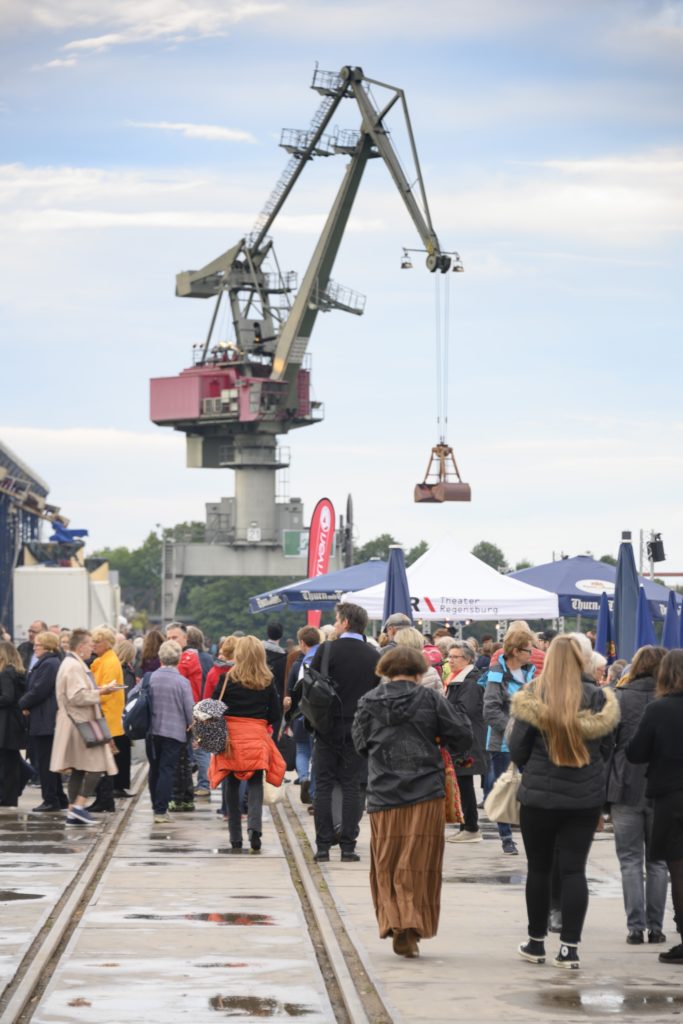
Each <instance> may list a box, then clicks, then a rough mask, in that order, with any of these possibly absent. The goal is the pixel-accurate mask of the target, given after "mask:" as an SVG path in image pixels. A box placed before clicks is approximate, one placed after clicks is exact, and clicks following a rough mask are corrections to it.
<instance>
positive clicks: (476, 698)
mask: <svg viewBox="0 0 683 1024" xmlns="http://www.w3.org/2000/svg"><path fill="white" fill-rule="evenodd" d="M480 678H481V672H480V671H479V669H478V668H475V667H474V665H473V666H472V667H471V669H470V671H469V672H468V673H467V676H466V677H465V679H463V681H462V682H461V683H450V684H449V686H448V689H447V690H446V699H447V700H448V701H449V702H450V703H451V704H452V705H453V707H455V708H460V709H462V710H463V711H464V712H465V714H466V715H467V717H468V719H469V723H470V726H471V729H472V746H471V747H470V749H469V750H468V751H467V755H466V756H469V757H471V758H473V764H472V765H471V766H470V767H469V768H456V770H455V771H456V775H484V774H485V773H486V769H487V767H488V757H487V755H486V726H485V725H484V687H483V686H480V685H479V682H478V680H479V679H480ZM451 753H453V751H451Z"/></svg>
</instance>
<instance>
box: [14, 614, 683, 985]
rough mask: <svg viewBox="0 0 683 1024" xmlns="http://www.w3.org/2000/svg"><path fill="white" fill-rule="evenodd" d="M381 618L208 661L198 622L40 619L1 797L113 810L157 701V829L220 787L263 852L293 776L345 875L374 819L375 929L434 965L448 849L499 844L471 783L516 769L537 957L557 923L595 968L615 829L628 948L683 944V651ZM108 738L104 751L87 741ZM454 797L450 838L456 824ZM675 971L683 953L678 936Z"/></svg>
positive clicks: (526, 945)
mask: <svg viewBox="0 0 683 1024" xmlns="http://www.w3.org/2000/svg"><path fill="white" fill-rule="evenodd" d="M367 627H368V621H367V615H366V613H365V611H364V610H363V609H362V608H360V607H359V606H357V605H354V604H349V603H341V604H339V605H338V606H337V609H336V614H335V621H334V624H332V625H329V626H326V627H322V629H316V628H314V627H312V626H305V627H303V628H302V629H301V630H299V632H298V634H297V637H296V640H294V639H292V640H291V641H288V642H285V643H283V631H282V627H281V626H280V625H279V624H277V623H271V624H269V625H268V627H267V639H266V640H265V641H261V640H259V639H258V638H257V637H255V636H245V635H243V634H241V633H233V634H231V635H226V636H225V637H222V638H221V640H220V642H219V643H218V645H217V648H216V653H215V655H211V654H210V653H209V652H208V651H207V650H206V649H205V642H204V637H203V635H202V633H201V630H199V629H198V628H197V627H195V626H186V625H184V624H183V623H180V622H174V623H171V624H170V625H169V626H167V628H166V629H165V631H164V632H162V631H161V630H159V629H151V630H149V631H148V632H147V633H146V634H145V636H144V637H137V638H135V639H134V640H132V639H130V638H129V637H128V636H126V635H124V634H120V633H119V634H117V633H116V632H115V631H114V630H113V629H111V628H110V627H108V626H101V627H98V628H96V629H93V630H86V629H81V628H75V629H72V630H64V629H60V628H59V627H58V626H48V625H47V624H46V623H45V622H42V621H40V620H36V621H35V622H33V623H32V624H31V627H30V629H29V631H28V638H27V640H26V641H24V642H22V643H20V644H18V645H17V646H15V645H14V644H13V643H12V642H11V640H10V639H9V638H8V637H7V636H5V637H4V639H2V640H0V806H10V807H11V806H16V805H17V802H18V799H19V796H20V795H21V793H22V791H23V789H24V787H25V786H26V785H27V784H32V785H35V786H39V787H40V792H41V798H42V799H41V802H40V803H38V804H37V805H36V806H35V807H33V808H32V811H33V812H35V813H50V812H59V811H65V812H66V822H67V823H68V824H69V825H70V826H74V827H81V828H82V827H88V826H89V825H92V824H93V823H94V821H95V820H96V817H97V815H100V814H106V813H110V812H112V811H114V810H115V808H116V801H117V800H119V799H126V798H127V797H128V796H129V792H128V789H129V787H130V784H131V740H130V739H129V737H128V736H127V735H126V732H125V728H124V718H125V707H126V701H127V700H129V699H130V698H131V696H135V695H137V696H138V697H140V695H142V694H144V695H145V699H148V700H149V708H150V718H149V727H148V730H147V735H146V737H145V749H146V755H147V758H148V761H149V775H148V784H149V789H150V795H151V800H152V808H153V814H154V821H155V822H157V823H168V822H171V821H173V820H174V814H177V813H181V812H188V811H190V812H191V811H193V810H194V809H195V804H196V801H197V800H208V799H209V798H210V794H211V790H212V789H219V790H220V793H221V806H220V808H219V809H218V810H217V813H218V814H221V815H222V816H223V817H224V819H225V821H226V822H227V828H228V833H229V840H230V848H231V850H232V851H234V852H235V853H240V852H241V851H242V850H243V848H244V835H243V818H244V817H245V816H246V826H247V841H248V844H249V848H250V850H251V852H253V853H258V852H259V851H260V850H261V836H262V832H263V828H262V817H263V804H264V786H273V787H279V786H281V785H282V783H283V779H284V777H285V772H286V770H287V769H290V770H295V771H296V780H295V782H296V783H297V784H298V786H299V787H300V789H299V793H300V799H301V801H302V803H304V804H305V805H308V810H309V812H310V813H311V814H312V815H313V819H314V827H315V852H314V860H315V861H316V862H318V863H325V862H328V861H329V860H330V858H331V854H332V852H333V850H334V849H335V848H336V847H339V852H340V859H341V862H342V863H354V862H357V861H359V860H360V854H359V853H358V851H357V849H356V847H357V840H358V835H359V831H360V821H361V818H362V815H363V813H364V812H367V813H368V815H369V819H370V831H371V850H370V865H369V867H370V887H371V893H372V899H373V902H374V906H375V911H376V916H377V921H378V926H379V933H380V936H382V937H391V938H392V944H393V948H394V951H395V952H396V953H397V955H399V956H404V957H415V956H417V955H419V943H420V941H421V940H422V939H427V938H429V937H431V936H433V935H435V934H436V931H437V928H438V921H439V910H440V893H441V872H442V861H443V856H444V848H445V845H444V844H445V842H446V841H448V842H452V843H453V844H457V845H462V844H466V843H474V842H480V841H481V840H482V838H483V831H482V828H481V824H480V810H481V807H482V803H481V802H478V799H477V790H476V785H475V780H476V779H477V778H479V780H480V782H481V789H482V794H483V797H485V796H486V795H487V794H488V793H490V792H491V791H492V790H493V788H494V787H495V786H496V783H497V781H498V780H501V782H500V783H499V785H501V784H502V782H503V780H502V779H501V777H502V776H503V774H504V773H506V776H509V774H510V773H509V772H508V769H509V768H510V766H511V765H514V766H516V767H517V769H519V773H518V790H517V798H518V801H519V807H520V811H519V831H520V834H521V839H522V842H523V844H524V849H525V852H526V857H527V864H528V869H527V880H526V904H527V916H528V937H527V939H526V941H524V942H522V943H521V944H520V945H519V947H518V954H519V956H520V957H522V958H523V959H525V960H526V961H529V962H531V963H534V964H540V963H544V962H545V959H546V950H545V942H546V938H547V935H548V932H549V931H552V932H559V943H560V946H559V951H558V953H557V954H556V956H555V957H554V959H553V963H554V965H555V966H557V967H562V968H567V969H569V970H576V969H578V967H579V965H580V958H579V952H578V950H579V943H580V941H581V935H582V930H583V926H584V921H585V917H586V911H587V907H588V887H587V882H586V864H587V859H588V856H589V852H590V848H591V844H592V842H593V837H594V835H595V833H596V831H597V830H598V829H600V828H603V827H604V825H605V821H606V820H607V821H608V822H609V826H608V827H611V829H612V830H613V832H614V838H615V849H616V854H617V858H618V862H619V866H620V870H621V877H622V884H623V898H624V907H625V913H626V931H627V935H626V942H627V943H628V944H629V945H639V944H642V943H643V942H645V941H647V942H649V943H654V944H659V943H664V942H666V936H665V934H664V931H663V926H664V916H665V909H666V901H667V894H668V887H669V881H670V883H671V896H672V902H673V908H674V919H675V923H676V928H677V930H678V931H679V932H680V933H681V935H683V753H682V752H681V751H682V750H683V748H682V747H681V743H680V736H681V735H682V734H683V731H682V730H683V651H681V650H674V651H669V652H667V651H665V650H664V649H663V648H660V647H656V646H646V647H643V648H641V649H640V650H639V651H637V652H636V654H635V656H634V657H633V659H632V660H631V661H630V663H628V664H627V663H626V662H625V661H621V662H615V663H614V664H613V665H608V664H607V661H606V659H605V658H603V657H602V656H600V655H598V654H596V652H595V651H594V649H593V644H592V638H591V637H590V636H589V635H586V634H582V633H573V634H563V635H557V634H556V633H555V632H554V631H552V630H548V631H546V632H544V633H541V634H537V633H535V632H534V631H532V630H531V629H530V628H529V626H528V625H527V623H525V622H514V623H512V624H511V625H510V626H509V628H508V629H507V631H506V633H505V635H504V637H503V638H502V639H501V640H496V638H494V637H493V636H483V637H482V638H481V639H480V640H479V641H477V640H476V639H474V638H473V637H470V638H468V639H458V638H457V637H455V636H454V635H453V631H452V630H450V629H446V628H445V627H444V628H442V629H438V630H436V631H435V632H434V634H433V635H429V636H424V635H423V634H422V633H421V632H420V631H418V630H417V629H415V628H414V626H413V624H412V622H411V620H410V619H409V618H408V617H407V616H405V615H402V614H400V613H398V614H395V615H392V616H390V617H389V619H388V620H387V622H386V623H385V624H384V630H383V633H382V634H381V636H380V637H379V639H378V640H374V639H373V638H372V637H369V636H368V635H367V632H368V629H367ZM316 677H317V678H318V679H320V678H322V679H324V680H325V681H326V683H328V684H329V685H330V686H331V687H332V690H333V692H334V709H333V714H332V717H331V718H330V724H329V727H326V728H325V730H324V731H321V730H318V731H315V730H314V729H313V728H312V726H311V722H310V721H308V720H307V719H306V716H305V715H304V714H303V710H305V705H304V701H303V695H304V692H305V685H307V681H310V679H311V678H316ZM207 708H208V709H209V710H208V711H207ZM212 714H213V715H214V716H216V715H217V716H218V718H219V720H220V723H221V725H222V728H223V733H220V734H219V735H220V736H221V737H224V740H225V742H223V739H221V740H220V742H219V747H218V748H215V747H213V748H211V750H209V749H207V747H206V745H205V744H203V743H202V742H201V739H200V734H201V730H198V728H197V723H198V722H205V721H206V720H207V718H210V716H211V715H212ZM223 723H224V724H223ZM91 732H94V733H95V734H98V735H100V740H95V741H92V742H89V741H88V740H87V735H89V734H90V733H91ZM24 755H25V756H24ZM195 772H196V781H195V779H194V774H195ZM451 776H452V779H451ZM451 786H452V787H453V791H454V792H457V794H458V795H459V801H460V806H461V812H458V817H459V819H460V820H459V824H457V825H456V827H455V828H449V827H447V826H446V810H447V804H448V801H449V799H450V796H449V793H450V787H451ZM65 787H66V791H65ZM456 806H457V801H456ZM496 824H497V829H498V835H499V839H500V843H501V853H502V854H503V855H504V856H512V857H514V856H517V855H518V853H519V850H518V846H517V842H516V840H515V831H514V823H513V822H507V821H498V822H497V823H496ZM660 960H662V961H663V962H668V963H674V964H681V963H683V940H682V941H681V943H680V944H678V945H675V946H674V947H673V948H672V949H671V950H669V951H668V952H663V953H661V954H660Z"/></svg>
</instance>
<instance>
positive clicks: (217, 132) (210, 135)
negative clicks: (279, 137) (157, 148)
mask: <svg viewBox="0 0 683 1024" xmlns="http://www.w3.org/2000/svg"><path fill="white" fill-rule="evenodd" d="M127 124H128V125H130V127H131V128H152V129H157V130H159V131H165V132H179V133H180V134H181V135H184V136H185V138H186V139H208V140H209V141H211V142H256V139H255V138H254V136H253V135H252V134H251V132H243V131H239V130H237V129H235V128H225V127H223V125H218V124H188V123H186V122H182V121H178V122H176V121H128V122H127Z"/></svg>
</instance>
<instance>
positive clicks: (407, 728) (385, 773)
mask: <svg viewBox="0 0 683 1024" xmlns="http://www.w3.org/2000/svg"><path fill="white" fill-rule="evenodd" d="M336 642H337V643H338V642H339V641H336ZM352 736H353V742H354V745H355V747H356V750H357V751H358V753H359V754H361V755H362V756H363V757H367V759H368V812H369V813H372V812H373V811H384V810H387V809H388V808H390V807H405V806H407V805H409V804H418V803H423V802H424V801H426V800H436V799H437V798H438V797H443V796H444V768H443V758H442V756H441V751H440V750H439V746H438V745H437V738H438V739H439V740H440V741H441V743H442V744H443V745H444V746H446V745H447V746H448V748H449V749H451V750H453V749H455V750H457V751H458V752H459V753H460V754H464V753H465V751H467V750H468V749H469V747H470V745H471V743H472V731H471V729H470V725H469V721H468V719H467V715H466V714H465V713H464V712H463V711H461V710H459V709H457V708H454V707H453V705H452V704H449V702H448V701H447V700H444V698H443V697H442V696H441V694H440V693H437V692H436V691H435V690H430V689H428V688H427V687H425V686H421V685H420V684H419V683H413V682H410V681H409V680H407V679H395V680H393V681H392V682H388V683H380V685H379V686H376V687H375V688H374V690H370V692H369V693H366V694H365V696H364V697H361V699H360V701H359V703H358V710H357V711H356V716H355V718H354V720H353V728H352Z"/></svg>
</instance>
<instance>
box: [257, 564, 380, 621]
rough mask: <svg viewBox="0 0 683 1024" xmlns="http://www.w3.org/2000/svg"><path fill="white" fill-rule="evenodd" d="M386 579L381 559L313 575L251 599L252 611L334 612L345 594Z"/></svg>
mask: <svg viewBox="0 0 683 1024" xmlns="http://www.w3.org/2000/svg"><path fill="white" fill-rule="evenodd" d="M386 578H387V563H386V562H383V561H382V560H381V559H379V558H371V559H370V561H369V562H360V563H359V564H358V565H350V566H349V567H348V569H339V570H337V572H328V573H326V574H325V575H324V576H313V577H310V578H309V579H306V580H300V581H298V582H297V583H289V584H288V585H287V586H286V587H278V588H277V590H269V591H267V592H266V593H265V594H256V596H255V597H250V598H249V611H250V612H252V613H253V614H256V613H257V612H282V611H290V612H309V611H321V612H331V611H334V606H335V605H336V604H337V602H338V601H341V599H342V594H346V593H348V592H349V591H351V590H363V589H364V588H365V587H373V586H374V585H375V584H376V583H384V581H385V580H386Z"/></svg>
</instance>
